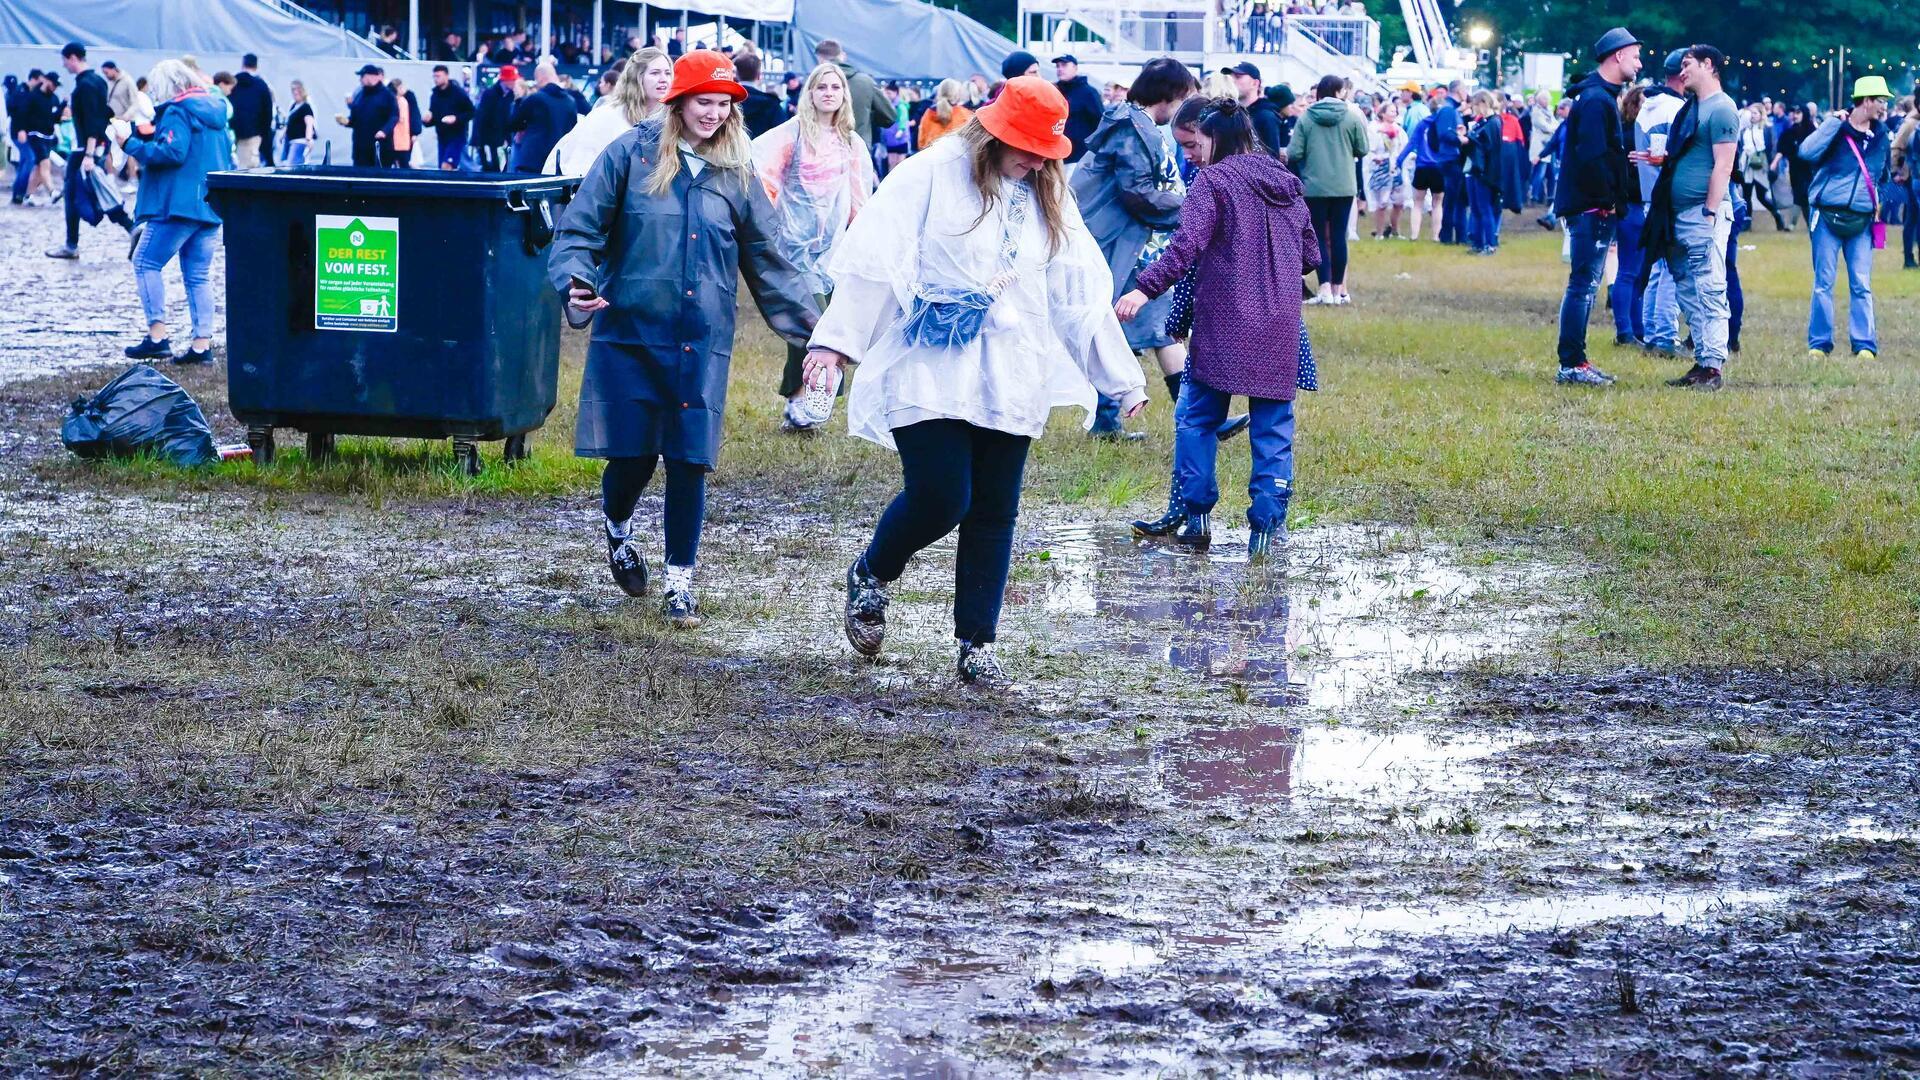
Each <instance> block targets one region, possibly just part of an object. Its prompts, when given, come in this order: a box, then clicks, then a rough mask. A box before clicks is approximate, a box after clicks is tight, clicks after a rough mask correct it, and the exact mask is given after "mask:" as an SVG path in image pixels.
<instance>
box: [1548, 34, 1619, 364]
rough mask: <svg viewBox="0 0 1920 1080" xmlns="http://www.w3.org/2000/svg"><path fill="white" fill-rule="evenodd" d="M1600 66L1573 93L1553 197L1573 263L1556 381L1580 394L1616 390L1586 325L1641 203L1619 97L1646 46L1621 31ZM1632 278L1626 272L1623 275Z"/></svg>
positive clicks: (1602, 47)
mask: <svg viewBox="0 0 1920 1080" xmlns="http://www.w3.org/2000/svg"><path fill="white" fill-rule="evenodd" d="M1593 59H1594V62H1595V65H1596V66H1595V68H1594V71H1593V73H1592V74H1591V75H1588V76H1587V77H1586V78H1584V79H1581V80H1580V81H1579V82H1577V83H1574V84H1573V87H1572V89H1571V90H1569V91H1568V93H1569V95H1570V96H1571V97H1572V98H1573V99H1574V100H1573V108H1572V109H1570V110H1569V111H1568V113H1567V119H1566V121H1565V122H1564V123H1562V124H1561V125H1560V131H1559V138H1560V143H1561V146H1560V187H1559V189H1558V190H1557V191H1555V192H1554V196H1553V212H1554V214H1555V216H1557V217H1559V219H1560V220H1561V221H1562V222H1564V223H1565V225H1566V230H1567V236H1568V240H1569V243H1570V245H1571V256H1572V262H1573V265H1572V268H1571V269H1570V270H1569V271H1568V273H1567V292H1566V295H1565V296H1564V297H1562V298H1561V300H1560V346H1559V352H1560V373H1559V374H1558V375H1557V376H1555V381H1556V382H1560V383H1565V384H1569V385H1574V386H1606V385H1608V384H1610V383H1612V382H1613V376H1611V375H1608V374H1607V373H1606V372H1604V371H1601V370H1600V369H1599V368H1597V367H1594V366H1593V365H1592V364H1591V363H1589V362H1588V361H1587V317H1588V316H1589V315H1590V314H1591V313H1592V311H1593V297H1594V293H1595V292H1596V291H1597V290H1598V289H1599V287H1600V275H1601V274H1602V272H1603V271H1605V269H1606V265H1607V248H1608V247H1609V246H1611V245H1612V243H1613V234H1614V230H1615V229H1617V228H1618V227H1619V223H1620V219H1621V218H1622V217H1624V216H1625V215H1626V212H1627V205H1628V204H1629V203H1630V202H1632V201H1633V199H1634V186H1633V183H1632V180H1631V178H1630V177H1629V175H1628V173H1627V150H1628V146H1627V140H1626V136H1625V134H1624V132H1623V131H1622V130H1621V126H1620V91H1621V90H1622V89H1623V88H1624V87H1625V86H1626V85H1627V84H1628V83H1630V82H1632V81H1633V80H1634V77H1635V76H1637V75H1639V74H1640V42H1639V40H1638V39H1636V38H1635V37H1634V36H1633V35H1632V34H1631V33H1629V32H1628V31H1627V29H1626V28H1625V27H1618V26H1617V27H1614V28H1613V29H1612V30H1609V31H1607V32H1606V33H1605V34H1602V35H1601V36H1600V40H1599V41H1597V42H1595V43H1594V46H1593ZM1628 272H1630V271H1629V270H1628V269H1627V268H1626V267H1622V268H1621V273H1628Z"/></svg>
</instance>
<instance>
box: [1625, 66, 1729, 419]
mask: <svg viewBox="0 0 1920 1080" xmlns="http://www.w3.org/2000/svg"><path fill="white" fill-rule="evenodd" d="M1726 62H1727V58H1726V56H1725V54H1723V53H1721V52H1720V50H1719V49H1716V48H1714V47H1713V46H1711V45H1695V46H1693V47H1692V48H1690V49H1688V50H1687V53H1686V56H1685V57H1683V58H1682V60H1681V67H1680V75H1681V78H1682V79H1684V80H1685V81H1686V87H1687V93H1688V95H1690V98H1691V100H1689V101H1688V102H1687V104H1685V105H1684V106H1682V107H1681V109H1680V113H1679V115H1677V116H1676V117H1674V120H1673V126H1672V129H1671V130H1670V132H1669V133H1668V136H1667V146H1666V157H1665V160H1664V162H1662V163H1659V164H1660V177H1659V179H1658V180H1657V181H1655V183H1654V188H1653V209H1652V211H1651V212H1650V213H1649V214H1648V215H1647V222H1646V230H1645V232H1644V233H1643V234H1642V237H1643V239H1642V241H1641V242H1642V245H1643V246H1644V247H1645V248H1646V250H1647V258H1649V259H1663V260H1664V261H1665V262H1666V264H1667V272H1668V273H1669V274H1671V275H1672V276H1673V293H1674V299H1676V300H1677V301H1678V302H1679V304H1680V315H1681V317H1682V318H1683V319H1685V320H1686V323H1687V326H1688V328H1689V329H1691V330H1692V331H1693V365H1692V366H1691V367H1689V368H1688V369H1687V371H1686V374H1684V375H1681V376H1680V377H1679V378H1676V379H1669V380H1667V385H1668V386H1673V387H1678V388H1685V389H1693V390H1718V389H1720V387H1721V386H1722V385H1723V384H1724V378H1723V376H1722V369H1724V368H1725V367H1726V362H1727V352H1728V342H1729V337H1730V335H1731V332H1732V317H1733V309H1732V306H1731V304H1730V302H1729V298H1728V294H1727V245H1728V243H1729V241H1730V240H1731V239H1732V237H1733V222H1734V200H1735V198H1736V197H1737V195H1736V192H1735V191H1734V189H1733V162H1734V157H1735V156H1736V153H1737V148H1738V146H1739V139H1740V110H1739V109H1738V108H1736V107H1735V106H1734V104H1733V99H1732V98H1731V97H1728V96H1727V94H1726V92H1725V91H1724V90H1722V89H1721V85H1720V73H1721V72H1722V71H1723V70H1725V67H1726ZM1634 160H1635V162H1636V163H1638V162H1639V161H1643V160H1648V158H1647V157H1646V156H1644V155H1640V154H1637V153H1636V154H1635V155H1634Z"/></svg>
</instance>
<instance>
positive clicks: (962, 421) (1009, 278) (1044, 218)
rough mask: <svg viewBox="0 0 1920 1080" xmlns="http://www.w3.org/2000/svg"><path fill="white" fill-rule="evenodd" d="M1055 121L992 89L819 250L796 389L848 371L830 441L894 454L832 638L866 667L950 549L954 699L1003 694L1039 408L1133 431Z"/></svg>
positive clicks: (1044, 101)
mask: <svg viewBox="0 0 1920 1080" xmlns="http://www.w3.org/2000/svg"><path fill="white" fill-rule="evenodd" d="M1066 121H1067V102H1066V98H1065V97H1063V96H1061V93H1060V91H1059V90H1057V89H1055V88H1054V87H1053V86H1052V84H1050V83H1047V82H1045V81H1044V80H1042V79H1039V78H1037V77H1033V76H1020V77H1017V78H1014V79H1011V80H1009V81H1008V82H1007V84H1006V87H1005V88H1004V89H1003V90H1002V91H1001V93H1000V96H999V97H998V98H997V99H995V101H994V103H993V104H991V105H989V106H987V107H986V108H983V109H981V110H980V111H979V112H978V113H975V114H974V118H973V119H972V120H971V121H970V122H969V123H968V124H967V126H966V127H964V128H962V129H961V130H960V131H959V132H957V133H955V134H954V135H953V136H952V137H949V138H945V139H941V140H940V141H939V142H938V143H935V144H934V145H933V146H932V147H930V148H929V149H927V150H925V151H922V152H921V153H919V154H917V155H915V156H913V157H911V158H908V159H907V160H906V162H905V163H903V164H902V165H901V166H900V168H899V169H898V170H896V171H895V172H894V173H893V175H891V176H889V177H888V178H887V182H886V183H885V184H883V185H881V187H880V190H879V191H878V192H876V193H875V194H874V196H873V198H872V199H871V200H869V201H868V203H867V205H866V207H865V208H864V209H862V210H861V212H860V216H859V217H858V218H856V219H855V220H854V223H853V227H852V228H851V229H849V230H848V231H847V235H846V237H845V238H844V239H843V240H842V241H841V242H840V243H839V244H838V245H837V246H836V247H835V248H834V252H833V256H832V258H831V260H830V261H829V264H828V269H829V271H830V272H831V274H832V275H833V283H834V296H833V304H832V306H831V307H829V308H828V310H827V314H826V315H825V316H823V317H822V318H821V320H820V323H819V325H818V326H817V327H816V328H815V330H814V334H813V338H812V340H811V345H810V351H809V353H808V355H807V362H806V371H805V376H806V379H807V381H808V383H809V384H811V385H815V386H818V385H823V384H824V382H825V380H827V379H829V378H830V377H831V376H832V374H833V373H834V372H835V371H836V370H837V369H840V368H843V367H845V366H846V365H847V364H850V363H855V362H858V363H859V364H860V365H861V367H860V373H859V377H858V378H856V379H855V380H854V383H853V390H852V393H851V394H850V396H849V397H848V400H847V427H848V431H849V432H850V433H851V434H853V435H855V436H857V437H859V438H863V439H868V440H870V441H872V442H876V443H879V444H880V445H882V446H886V447H889V448H891V449H895V450H897V451H898V452H899V454H900V468H901V473H902V476H903V479H904V487H903V490H902V491H901V492H900V494H899V495H898V496H897V497H895V498H894V500H893V502H892V504H891V505H890V506H888V507H887V510H886V512H885V513H884V514H883V515H882V516H881V518H880V523H879V526H878V527H877V528H876V529H875V530H874V535H873V540H872V543H870V544H869V545H868V546H867V549H866V552H865V553H864V554H863V555H861V556H860V558H859V559H857V560H855V561H854V564H853V565H852V566H851V567H849V568H848V570H847V606H846V632H847V639H848V641H850V642H851V643H852V644H853V647H854V648H855V649H856V650H857V651H859V652H860V653H862V654H864V655H867V656H872V655H875V654H876V653H878V652H879V651H880V647H881V644H882V642H883V639H884V637H885V634H886V606H887V583H888V582H891V581H894V580H896V579H898V578H899V577H900V575H901V573H903V572H904V571H905V569H906V565H907V561H908V560H909V559H911V558H912V557H913V556H914V554H915V553H917V552H919V551H921V550H922V549H924V548H926V547H927V546H928V545H930V544H932V543H934V542H935V541H937V540H939V539H940V538H941V537H943V536H946V535H947V534H948V533H950V532H952V531H953V530H954V529H955V527H958V528H959V530H960V538H959V549H958V553H957V555H956V558H955V565H954V610H953V616H954V636H955V637H956V638H957V639H958V640H959V647H960V652H959V663H958V671H959V675H960V678H961V679H962V680H963V681H966V682H978V681H988V682H999V681H1001V680H1002V679H1004V675H1003V673H1002V672H1001V669H1000V666H999V663H998V661H997V660H996V659H995V657H994V653H993V641H994V638H995V636H996V631H997V627H998V624H999V620H1000V604H1001V600H1002V596H1003V594H1004V593H1005V591H1006V584H1007V571H1008V566H1009V564H1010V562H1011V558H1012V553H1013V525H1014V520H1015V518H1016V516H1017V515H1018V512H1019V508H1020V482H1021V476H1022V473H1023V471H1024V469H1025V467H1026V459H1027V448H1028V445H1029V444H1030V443H1031V442H1032V441H1033V440H1034V439H1035V438H1038V437H1039V435H1040V433H1041V432H1042V431H1043V430H1044V429H1045V428H1046V424H1047V417H1048V415H1049V413H1051V411H1052V410H1053V408H1054V407H1055V406H1058V405H1077V406H1080V407H1081V408H1083V409H1085V410H1086V412H1087V424H1088V426H1091V423H1092V416H1093V408H1094V394H1095V391H1096V389H1097V390H1098V391H1099V392H1100V393H1103V394H1106V395H1108V396H1109V397H1112V398H1115V399H1117V400H1118V401H1119V402H1120V408H1121V411H1122V412H1123V413H1124V414H1125V415H1127V416H1129V417H1132V416H1137V415H1139V413H1140V411H1141V410H1142V409H1144V408H1145V407H1146V403H1147V393H1146V380H1145V378H1144V377H1143V375H1142V373H1141V370H1140V363H1139V361H1138V360H1136V359H1135V358H1134V355H1133V350H1132V349H1131V348H1129V347H1128V346H1127V335H1126V333H1125V331H1124V330H1122V329H1121V327H1120V322H1119V320H1118V319H1117V318H1115V317H1114V314H1113V309H1112V307H1111V305H1110V299H1111V297H1112V296H1113V275H1112V271H1111V270H1109V269H1108V267H1107V261H1106V259H1105V258H1104V257H1103V256H1102V255H1101V253H1100V246H1099V245H1098V244H1097V243H1095V242H1094V239H1093V235H1092V234H1091V233H1090V232H1088V231H1087V228H1086V226H1085V224H1084V223H1083V222H1082V221H1081V220H1080V212H1079V209H1078V207H1077V206H1076V205H1075V203H1074V200H1073V194H1072V192H1071V191H1069V190H1068V188H1067V183H1066V176H1065V173H1064V171H1063V169H1062V168H1061V164H1060V163H1061V161H1062V160H1063V159H1065V158H1066V156H1067V155H1068V153H1070V152H1071V151H1072V143H1071V141H1070V140H1068V139H1067V137H1066V135H1065V131H1066Z"/></svg>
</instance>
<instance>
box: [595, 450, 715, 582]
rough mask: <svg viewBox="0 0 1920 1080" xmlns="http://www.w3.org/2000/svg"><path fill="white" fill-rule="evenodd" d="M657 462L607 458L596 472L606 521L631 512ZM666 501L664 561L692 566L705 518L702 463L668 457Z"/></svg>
mask: <svg viewBox="0 0 1920 1080" xmlns="http://www.w3.org/2000/svg"><path fill="white" fill-rule="evenodd" d="M659 464H660V459H659V458H657V457H624V458H608V459H607V468H606V471H605V472H603V473H601V474H600V509H601V511H602V512H603V513H605V514H606V515H607V520H608V521H625V520H627V519H628V518H630V517H632V516H633V508H634V507H635V506H637V505H639V503H640V494H641V492H644V491H646V490H647V483H648V481H651V480H652V479H653V473H654V470H655V469H656V468H657V467H658V466H659ZM666 504H667V505H666V520H665V531H666V534H667V537H666V539H667V565H668V566H692V565H694V564H695V563H697V562H698V561H699V559H700V531H701V529H702V528H704V527H705V525H706V520H707V470H706V467H705V466H703V465H689V464H688V463H686V462H684V461H668V462H667V495H666Z"/></svg>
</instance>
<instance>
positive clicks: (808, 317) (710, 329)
mask: <svg viewBox="0 0 1920 1080" xmlns="http://www.w3.org/2000/svg"><path fill="white" fill-rule="evenodd" d="M746 96H747V91H746V88H745V87H743V86H741V85H740V82H739V79H738V78H737V77H736V76H735V73H734V67H733V63H732V61H730V60H728V59H727V57H726V56H725V55H723V54H721V53H717V52H713V51H711V50H707V49H695V50H693V51H692V52H689V53H687V54H686V55H685V56H682V57H681V58H680V60H679V61H678V62H677V63H675V64H674V69H673V85H672V87H671V88H670V89H669V90H668V91H667V96H666V105H667V108H666V110H665V112H664V113H663V114H662V115H660V116H659V117H657V118H650V119H648V120H646V121H644V122H642V123H641V124H639V125H638V126H636V127H634V128H633V129H631V130H630V131H628V132H627V133H626V134H624V135H622V136H620V137H619V138H618V139H615V140H614V141H613V142H612V143H610V144H609V145H608V146H607V148H606V149H605V150H604V151H602V152H601V154H600V156H599V157H598V158H596V159H594V162H593V165H592V167H591V168H589V169H588V170H587V176H586V179H585V180H584V181H583V182H582V183H581V185H580V190H579V192H578V193H577V194H575V195H574V197H573V201H572V202H571V203H570V204H568V206H567V209H566V212H565V213H564V214H562V215H561V218H560V224H559V228H558V229H557V231H556V232H555V235H554V240H553V251H552V253H551V254H550V255H549V256H548V259H547V273H548V276H549V279H550V280H551V281H552V283H553V286H554V288H555V289H557V290H559V291H560V293H561V295H562V296H564V297H565V298H566V299H567V303H568V318H569V321H576V322H577V321H579V319H581V318H583V317H588V318H593V319H595V321H596V325H595V326H594V328H593V338H592V341H591V342H590V343H589V344H588V346H587V366H586V372H585V374H584V375H583V377H582V379H581V383H580V414H579V422H578V427H577V429H576V430H575V434H574V453H575V454H577V455H579V456H580V457H598V458H606V459H608V460H607V467H606V472H605V473H604V474H603V476H602V478H601V506H602V509H603V510H604V512H605V517H606V521H605V530H604V532H605V536H606V541H607V561H608V565H609V567H610V568H611V570H612V572H613V579H614V582H615V583H616V584H618V585H619V586H620V588H621V589H622V590H623V591H625V592H626V593H627V594H628V595H630V596H644V595H646V593H647V589H648V585H649V578H650V574H649V572H648V568H647V562H646V559H645V558H644V557H643V556H642V555H641V553H640V549H639V545H638V543H637V541H636V539H635V537H634V535H633V522H632V518H633V511H634V507H635V505H636V504H637V503H638V502H639V499H640V495H641V493H642V492H643V491H644V490H646V486H647V483H648V481H650V480H651V479H652V478H653V474H654V472H655V470H656V469H657V468H658V466H659V462H660V460H661V459H663V458H664V459H665V461H666V527H665V532H666V588H665V596H664V606H665V610H666V614H667V618H668V620H669V621H670V622H671V623H672V624H673V625H674V626H676V627H679V628H683V629H690V628H692V627H696V626H698V625H700V614H699V602H698V600H697V599H696V598H695V595H694V588H693V574H694V567H695V565H696V564H697V562H698V555H699V547H700V532H701V526H702V521H703V519H704V517H705V513H706V484H707V473H708V472H710V471H711V470H712V469H713V468H714V466H715V465H716V464H717V463H718V462H719V458H720V437H721V421H722V418H723V417H724V416H725V414H726V407H727V373H728V368H729V361H730V358H731V357H732V355H733V336H734V314H735V312H736V310H737V304H736V302H735V298H734V292H735V289H736V285H735V282H737V281H739V280H740V279H741V278H743V277H744V278H745V280H746V283H747V290H748V291H749V292H751V293H752V294H753V298H754V301H755V302H756V303H757V304H758V305H759V307H760V311H761V314H762V315H763V316H764V317H765V318H766V320H767V324H768V325H769V326H770V327H772V328H773V330H774V332H775V333H777V334H779V335H780V336H781V337H783V338H785V339H786V340H788V341H789V342H793V343H795V344H800V343H804V342H805V341H806V340H807V337H808V335H810V334H811V333H812V332H813V328H814V323H815V321H816V320H817V319H818V317H819V311H818V308H817V307H816V305H815V303H814V299H813V293H812V290H811V289H810V288H808V286H807V285H806V283H805V282H804V281H803V280H802V278H801V276H800V272H799V271H798V270H796V269H795V268H794V265H793V263H791V262H789V261H788V260H787V258H786V256H784V255H782V254H781V253H780V248H779V246H778V245H777V244H775V243H774V229H775V226H774V220H773V207H772V205H771V204H769V203H768V201H767V192H766V188H765V187H763V186H762V185H761V183H760V181H759V180H758V179H756V178H755V176H754V172H753V149H752V144H751V142H750V141H749V140H748V138H747V130H746V125H745V123H744V122H743V121H742V119H741V116H740V112H739V109H738V108H737V107H736V106H737V105H738V104H739V102H740V101H741V100H742V99H744V98H745V97H746Z"/></svg>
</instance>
